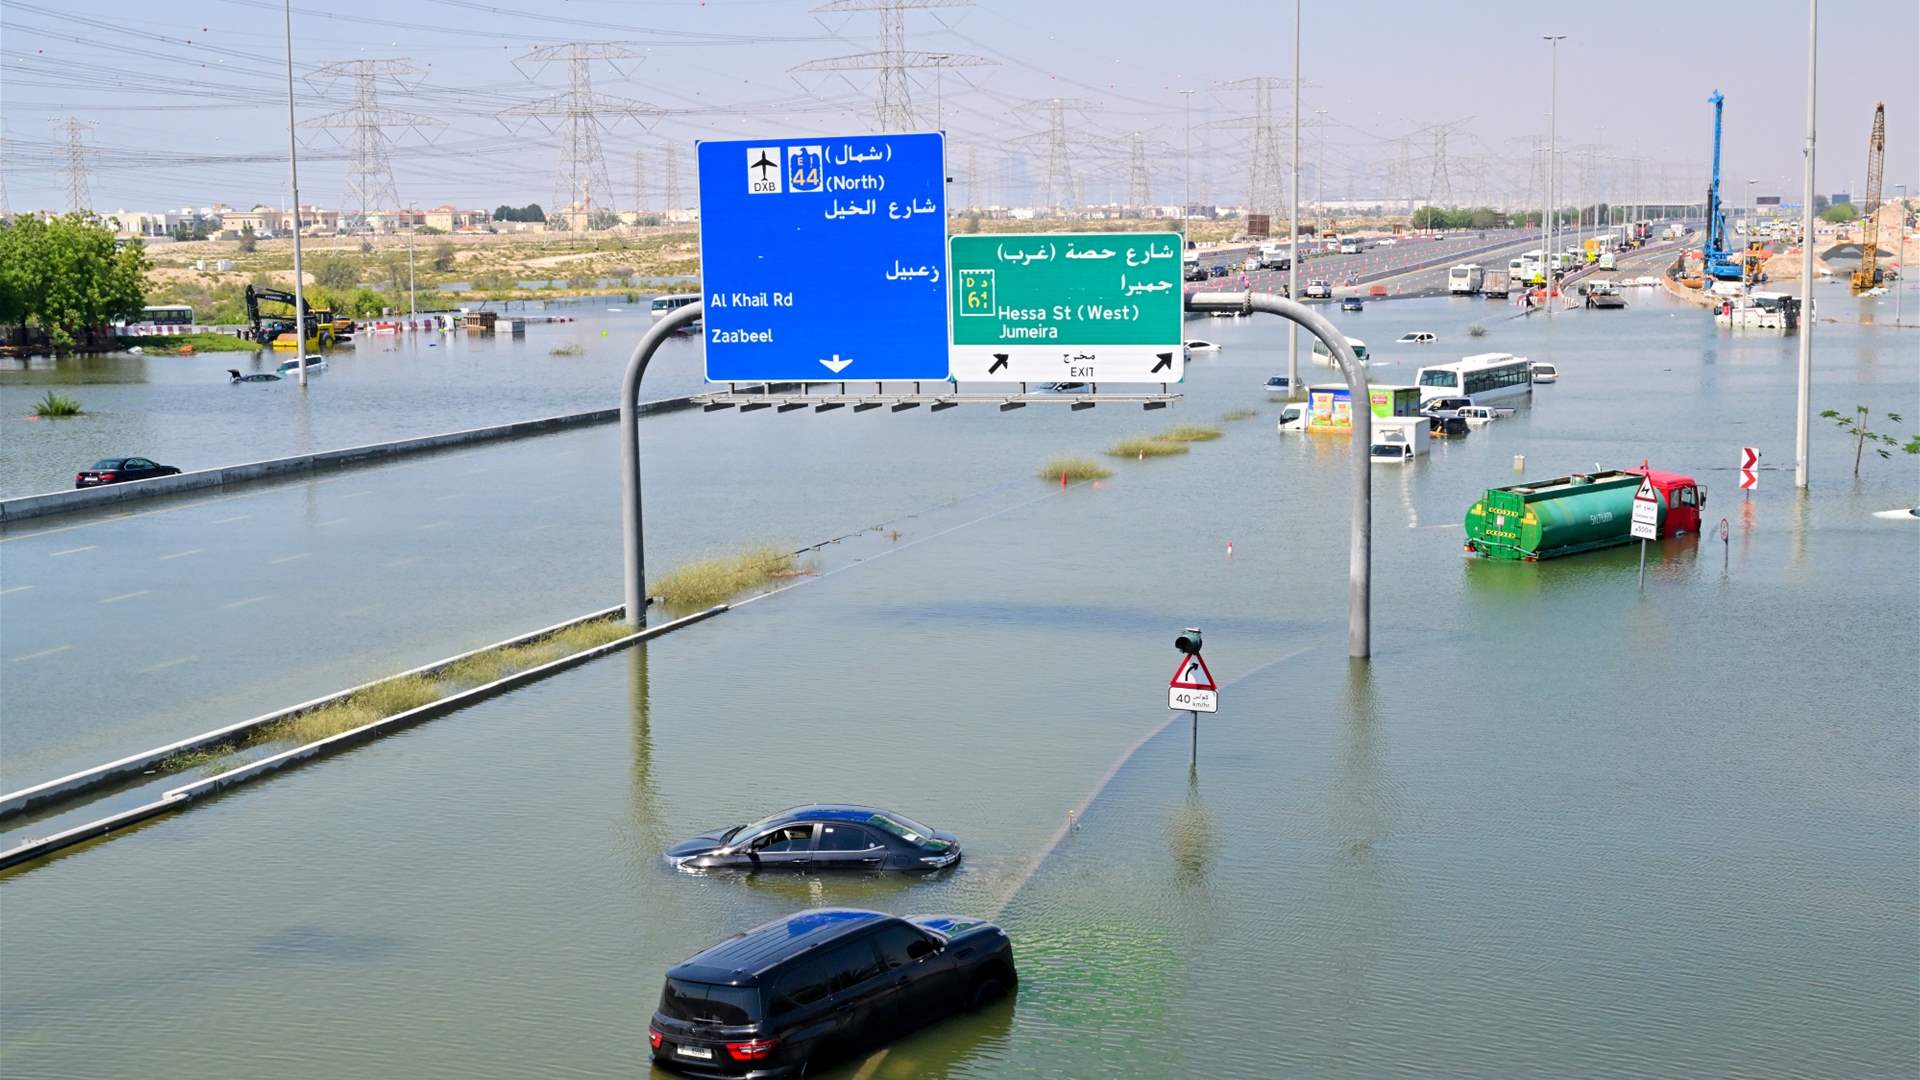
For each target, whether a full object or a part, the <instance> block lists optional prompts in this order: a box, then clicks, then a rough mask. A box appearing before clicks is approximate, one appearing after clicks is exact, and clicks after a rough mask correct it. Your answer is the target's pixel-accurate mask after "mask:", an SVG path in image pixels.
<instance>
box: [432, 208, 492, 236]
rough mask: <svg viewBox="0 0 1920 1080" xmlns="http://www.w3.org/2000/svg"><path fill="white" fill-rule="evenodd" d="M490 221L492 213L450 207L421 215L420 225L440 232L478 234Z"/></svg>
mask: <svg viewBox="0 0 1920 1080" xmlns="http://www.w3.org/2000/svg"><path fill="white" fill-rule="evenodd" d="M492 221H493V213H492V211H488V210H457V209H455V208H454V207H452V206H436V207H434V208H433V209H431V210H428V211H426V212H425V213H424V214H423V215H422V221H421V224H423V225H425V226H426V227H427V228H429V229H439V230H440V231H441V232H449V233H452V232H479V231H481V230H483V229H485V228H486V227H487V226H488V225H489V224H491V223H492Z"/></svg>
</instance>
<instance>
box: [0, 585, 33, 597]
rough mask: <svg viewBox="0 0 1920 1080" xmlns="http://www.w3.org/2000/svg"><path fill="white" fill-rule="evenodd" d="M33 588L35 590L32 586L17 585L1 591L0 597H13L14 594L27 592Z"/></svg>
mask: <svg viewBox="0 0 1920 1080" xmlns="http://www.w3.org/2000/svg"><path fill="white" fill-rule="evenodd" d="M31 588H33V586H31V585H15V586H14V587H12V588H11V589H0V596H12V595H13V594H14V593H17V592H26V591H27V590H28V589H31Z"/></svg>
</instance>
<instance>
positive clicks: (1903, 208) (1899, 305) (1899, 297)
mask: <svg viewBox="0 0 1920 1080" xmlns="http://www.w3.org/2000/svg"><path fill="white" fill-rule="evenodd" d="M1894 187H1897V188H1899V189H1900V254H1899V256H1898V258H1899V260H1900V276H1899V277H1897V278H1894V279H1893V325H1895V326H1900V325H1902V324H1903V323H1904V322H1905V321H1906V317H1905V314H1904V313H1905V311H1906V304H1905V297H1904V295H1903V290H1902V289H1901V288H1900V283H1901V282H1902V281H1905V280H1906V279H1907V185H1905V184H1895V185H1894Z"/></svg>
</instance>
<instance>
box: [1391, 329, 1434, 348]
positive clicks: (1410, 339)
mask: <svg viewBox="0 0 1920 1080" xmlns="http://www.w3.org/2000/svg"><path fill="white" fill-rule="evenodd" d="M1439 340H1440V335H1439V334H1436V333H1434V332H1433V331H1431V330H1409V331H1407V332H1406V333H1404V334H1401V335H1400V336H1399V337H1397V338H1395V339H1394V344H1395V345H1431V344H1433V343H1434V342H1436V341H1439Z"/></svg>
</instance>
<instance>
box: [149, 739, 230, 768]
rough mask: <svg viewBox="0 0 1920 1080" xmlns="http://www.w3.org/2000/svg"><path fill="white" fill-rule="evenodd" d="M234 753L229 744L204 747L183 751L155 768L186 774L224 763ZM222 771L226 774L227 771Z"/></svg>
mask: <svg viewBox="0 0 1920 1080" xmlns="http://www.w3.org/2000/svg"><path fill="white" fill-rule="evenodd" d="M232 753H233V746H232V745H230V744H227V743H221V744H219V745H217V746H203V747H201V748H200V749H198V750H182V751H180V752H179V753H177V754H175V755H173V756H172V757H169V758H167V759H165V760H163V761H161V762H160V764H158V765H156V766H154V767H155V768H156V769H158V770H160V771H161V772H184V771H185V770H187V769H197V768H199V767H200V766H202V765H212V764H214V763H215V762H219V761H223V760H225V759H226V758H227V757H228V756H229V755H230V754H232ZM232 767H233V766H232V765H228V766H227V767H226V768H227V769H231V768H232ZM220 771H222V772H225V771H226V769H222V770H220Z"/></svg>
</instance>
